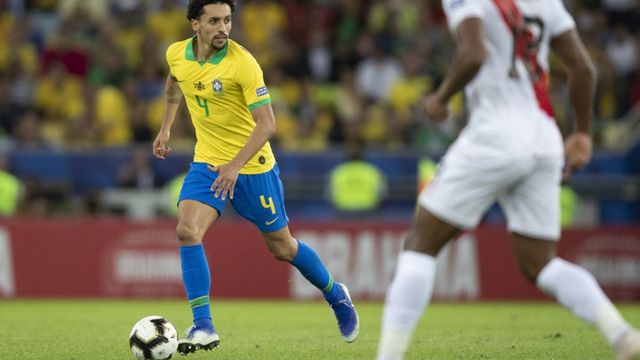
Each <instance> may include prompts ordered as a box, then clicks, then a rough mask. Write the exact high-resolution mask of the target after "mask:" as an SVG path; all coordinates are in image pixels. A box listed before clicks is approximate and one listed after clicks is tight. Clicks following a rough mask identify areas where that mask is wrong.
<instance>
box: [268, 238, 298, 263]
mask: <svg viewBox="0 0 640 360" xmlns="http://www.w3.org/2000/svg"><path fill="white" fill-rule="evenodd" d="M268 247H269V251H271V254H272V255H273V257H274V258H275V259H276V260H278V261H287V262H291V261H292V260H293V258H294V257H295V256H296V248H295V247H294V246H292V245H291V242H289V241H285V240H280V239H270V240H269V246H268Z"/></svg>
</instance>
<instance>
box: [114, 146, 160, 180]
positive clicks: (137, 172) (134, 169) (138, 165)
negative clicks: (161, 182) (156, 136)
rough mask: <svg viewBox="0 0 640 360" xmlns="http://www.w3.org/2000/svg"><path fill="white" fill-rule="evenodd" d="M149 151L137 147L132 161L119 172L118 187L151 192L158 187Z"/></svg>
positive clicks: (133, 152)
mask: <svg viewBox="0 0 640 360" xmlns="http://www.w3.org/2000/svg"><path fill="white" fill-rule="evenodd" d="M150 156H151V155H150V154H149V149H147V148H146V147H136V148H135V149H134V150H133V151H132V153H131V160H130V161H129V162H128V163H125V164H124V165H123V166H122V167H121V168H120V169H119V170H118V187H123V188H133V189H141V190H150V189H153V188H154V187H156V186H157V185H158V182H157V179H156V176H155V173H154V172H153V168H152V167H151V159H150Z"/></svg>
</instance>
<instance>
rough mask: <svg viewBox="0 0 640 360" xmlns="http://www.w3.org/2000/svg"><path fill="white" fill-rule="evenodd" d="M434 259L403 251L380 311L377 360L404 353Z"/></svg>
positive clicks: (430, 278) (429, 288)
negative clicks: (380, 321)
mask: <svg viewBox="0 0 640 360" xmlns="http://www.w3.org/2000/svg"><path fill="white" fill-rule="evenodd" d="M435 272H436V259H435V258H434V257H433V256H429V255H426V254H423V253H420V252H416V251H403V252H401V253H400V256H399V257H398V266H397V268H396V274H395V276H394V278H393V282H392V283H391V285H390V286H389V290H388V291H387V297H386V299H385V305H384V312H383V314H382V332H381V334H380V343H379V344H378V357H377V359H378V360H399V359H402V358H403V356H404V353H405V351H406V350H407V347H408V345H409V340H410V339H411V335H412V334H413V330H414V329H415V327H416V324H417V323H418V320H419V319H420V317H421V316H422V312H423V311H424V309H425V308H426V306H427V304H428V303H429V300H430V299H431V292H432V291H433V280H434V278H435Z"/></svg>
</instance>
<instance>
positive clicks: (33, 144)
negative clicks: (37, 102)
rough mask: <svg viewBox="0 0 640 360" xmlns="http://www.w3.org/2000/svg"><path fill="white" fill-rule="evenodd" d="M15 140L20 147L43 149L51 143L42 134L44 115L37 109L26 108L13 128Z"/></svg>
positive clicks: (17, 146)
mask: <svg viewBox="0 0 640 360" xmlns="http://www.w3.org/2000/svg"><path fill="white" fill-rule="evenodd" d="M13 140H14V144H15V146H16V148H18V149H43V148H48V147H49V145H50V144H49V143H48V142H47V141H46V140H45V139H44V137H43V135H42V117H41V115H40V114H39V112H38V111H37V110H35V109H28V110H26V111H25V112H24V113H23V114H22V115H21V116H20V117H19V118H18V121H17V123H16V125H15V128H14V129H13Z"/></svg>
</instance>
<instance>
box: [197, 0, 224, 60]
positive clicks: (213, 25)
mask: <svg viewBox="0 0 640 360" xmlns="http://www.w3.org/2000/svg"><path fill="white" fill-rule="evenodd" d="M202 9H203V10H204V13H203V14H202V16H200V18H199V19H198V20H193V21H192V22H191V26H192V27H193V31H195V32H196V34H198V37H199V38H200V39H201V40H202V41H203V42H204V43H206V44H210V45H211V47H212V48H214V49H216V50H220V49H222V48H223V47H224V46H225V44H226V43H227V39H228V38H229V33H230V32H231V7H229V5H227V4H222V3H219V4H209V5H205V6H204V7H203V8H202Z"/></svg>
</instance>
